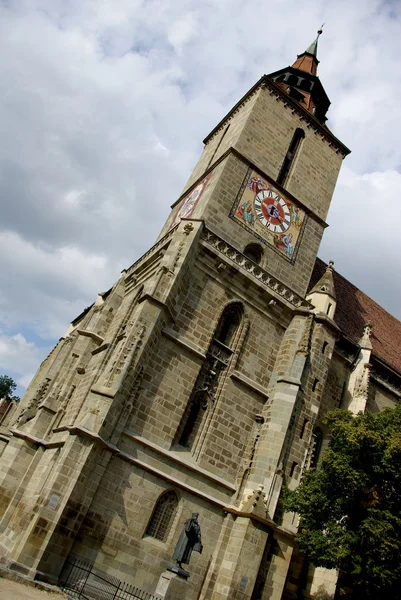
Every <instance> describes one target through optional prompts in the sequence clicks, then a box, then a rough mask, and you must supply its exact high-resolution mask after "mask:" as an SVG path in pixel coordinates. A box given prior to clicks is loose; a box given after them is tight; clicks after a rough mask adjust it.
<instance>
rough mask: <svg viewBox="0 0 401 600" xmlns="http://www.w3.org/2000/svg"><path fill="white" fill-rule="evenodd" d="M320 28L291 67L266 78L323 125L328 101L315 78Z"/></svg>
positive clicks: (328, 104) (317, 79)
mask: <svg viewBox="0 0 401 600" xmlns="http://www.w3.org/2000/svg"><path fill="white" fill-rule="evenodd" d="M322 27H323V25H322ZM322 27H321V28H320V29H319V30H318V32H317V36H316V39H315V40H314V41H313V42H312V43H311V45H310V46H308V48H307V49H306V50H305V52H303V53H302V54H299V55H298V56H297V60H296V61H295V62H294V63H293V64H292V65H291V67H286V68H284V69H280V71H275V72H274V73H270V75H268V77H269V78H270V79H271V80H272V81H274V82H275V83H277V84H278V85H279V86H280V87H281V88H282V89H284V90H285V91H286V92H287V94H288V95H289V96H291V97H292V98H294V100H296V101H297V102H298V103H299V104H300V105H301V106H302V107H303V108H305V109H306V110H307V111H308V112H309V113H311V114H312V115H313V116H314V117H315V118H316V119H317V120H318V121H319V122H320V123H321V124H322V125H324V123H325V122H326V113H327V111H328V108H329V106H330V100H329V99H328V97H327V94H326V92H325V91H324V88H323V86H322V84H321V82H320V80H319V78H318V77H317V66H318V64H319V61H318V59H317V44H318V41H319V37H320V36H321V34H322V32H323V30H322Z"/></svg>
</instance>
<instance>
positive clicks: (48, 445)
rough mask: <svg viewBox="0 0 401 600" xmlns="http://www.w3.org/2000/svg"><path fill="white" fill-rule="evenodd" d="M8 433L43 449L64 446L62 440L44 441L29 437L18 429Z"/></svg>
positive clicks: (28, 434) (32, 436)
mask: <svg viewBox="0 0 401 600" xmlns="http://www.w3.org/2000/svg"><path fill="white" fill-rule="evenodd" d="M10 431H11V434H12V435H13V436H14V437H17V438H20V439H23V440H26V441H28V442H32V443H33V444H37V445H38V446H43V447H44V448H58V447H61V446H64V444H65V441H64V440H60V441H57V442H52V441H46V440H44V439H41V438H37V437H35V436H34V435H31V434H30V433H26V432H25V431H21V430H19V429H11V430H10Z"/></svg>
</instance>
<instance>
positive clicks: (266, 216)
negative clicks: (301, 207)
mask: <svg viewBox="0 0 401 600" xmlns="http://www.w3.org/2000/svg"><path fill="white" fill-rule="evenodd" d="M254 206H255V212H256V216H257V217H258V219H259V221H260V222H261V223H262V225H264V226H265V227H266V228H267V229H268V230H269V231H271V232H272V233H284V231H287V229H288V228H289V226H290V225H291V214H290V209H289V208H288V205H287V203H286V202H285V200H283V198H282V197H281V196H279V194H277V192H276V191H273V190H272V188H271V187H270V188H268V189H266V190H262V191H260V192H259V193H258V194H256V196H255V199H254Z"/></svg>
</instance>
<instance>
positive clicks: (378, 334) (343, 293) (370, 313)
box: [309, 258, 401, 373]
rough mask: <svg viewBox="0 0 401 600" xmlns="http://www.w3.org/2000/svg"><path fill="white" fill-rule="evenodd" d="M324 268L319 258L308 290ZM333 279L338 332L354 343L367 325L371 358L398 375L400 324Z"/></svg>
mask: <svg viewBox="0 0 401 600" xmlns="http://www.w3.org/2000/svg"><path fill="white" fill-rule="evenodd" d="M326 267H327V265H326V263H324V262H323V261H322V260H320V258H318V259H317V260H316V263H315V267H314V269H313V272H312V277H311V280H310V284H309V289H311V288H312V287H313V286H314V285H315V284H316V283H317V282H318V281H319V279H320V278H321V277H322V276H323V274H324V272H325V270H326ZM333 277H334V286H335V291H336V296H337V308H336V312H335V315H334V321H335V322H336V323H337V325H338V326H339V328H340V329H341V331H342V332H343V333H345V334H346V335H347V336H349V337H350V338H351V339H352V340H354V341H355V342H358V341H359V340H360V338H361V337H362V333H363V326H364V325H365V323H367V322H368V321H371V322H372V323H373V330H372V334H371V338H370V340H371V342H372V346H373V354H375V355H376V356H377V357H378V358H379V359H381V360H383V361H385V362H386V363H388V364H389V365H390V366H391V367H393V368H394V369H395V370H396V371H399V372H400V373H401V321H399V320H398V319H396V318H395V317H393V316H392V315H390V313H388V312H387V311H386V310H384V308H382V307H381V306H379V304H377V303H376V302H375V301H374V300H372V298H369V296H367V295H366V294H364V293H363V292H361V290H358V288H357V287H355V286H354V285H353V284H352V283H350V282H349V281H347V280H346V279H345V278H344V277H342V276H341V275H340V274H339V273H337V272H336V271H334V272H333Z"/></svg>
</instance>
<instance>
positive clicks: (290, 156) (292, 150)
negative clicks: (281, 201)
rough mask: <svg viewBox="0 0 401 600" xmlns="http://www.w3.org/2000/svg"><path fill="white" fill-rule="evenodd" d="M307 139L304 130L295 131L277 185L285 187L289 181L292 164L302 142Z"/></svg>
mask: <svg viewBox="0 0 401 600" xmlns="http://www.w3.org/2000/svg"><path fill="white" fill-rule="evenodd" d="M304 137H305V132H304V130H303V129H301V128H299V127H298V129H296V130H295V133H294V135H293V137H292V140H291V144H290V145H289V148H288V150H287V154H286V155H285V158H284V160H283V164H282V166H281V170H280V173H279V176H278V178H277V183H278V184H280V185H284V184H285V182H286V181H287V178H288V175H289V172H290V169H291V166H292V163H293V162H294V159H295V157H296V154H297V151H298V149H299V146H300V145H301V142H302V140H303V139H304Z"/></svg>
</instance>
